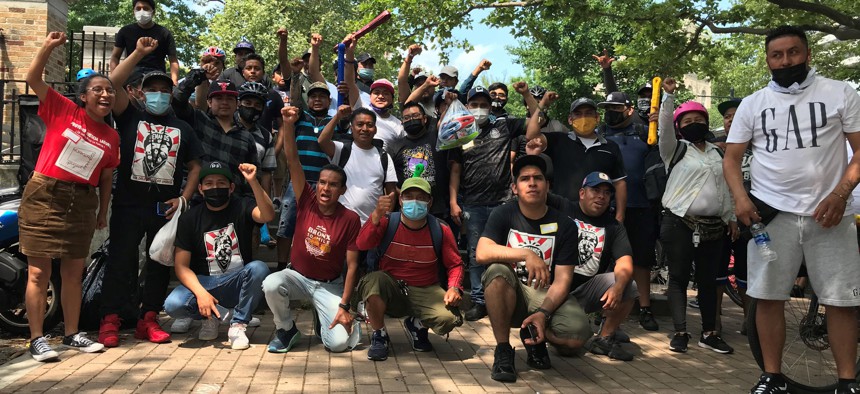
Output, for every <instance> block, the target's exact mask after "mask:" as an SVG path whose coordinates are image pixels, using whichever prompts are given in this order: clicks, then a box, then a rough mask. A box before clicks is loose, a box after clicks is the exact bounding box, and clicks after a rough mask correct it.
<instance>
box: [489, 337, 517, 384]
mask: <svg viewBox="0 0 860 394" xmlns="http://www.w3.org/2000/svg"><path fill="white" fill-rule="evenodd" d="M514 358H515V357H514V348H512V347H511V345H510V344H509V343H500V344H498V345H496V354H495V355H494V356H493V373H492V374H491V375H490V376H491V377H492V378H493V380H496V381H499V382H509V383H513V382H516V381H517V368H516V366H515V365H514Z"/></svg>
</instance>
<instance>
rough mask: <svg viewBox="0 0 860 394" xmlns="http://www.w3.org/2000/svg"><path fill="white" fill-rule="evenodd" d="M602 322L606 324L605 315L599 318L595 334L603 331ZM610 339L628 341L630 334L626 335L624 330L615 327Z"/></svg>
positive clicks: (620, 341) (619, 341) (621, 341)
mask: <svg viewBox="0 0 860 394" xmlns="http://www.w3.org/2000/svg"><path fill="white" fill-rule="evenodd" d="M604 324H606V316H604V317H603V318H601V319H600V326H599V327H598V328H597V333H596V334H598V335H600V333H601V332H602V331H603V325H604ZM612 340H614V341H615V342H618V343H630V335H627V333H626V332H624V331H622V330H621V327H618V328H616V329H615V332H613V333H612Z"/></svg>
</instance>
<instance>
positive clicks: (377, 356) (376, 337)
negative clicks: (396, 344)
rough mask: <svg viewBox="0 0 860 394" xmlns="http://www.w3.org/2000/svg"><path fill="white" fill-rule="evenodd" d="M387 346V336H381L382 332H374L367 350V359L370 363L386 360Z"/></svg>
mask: <svg viewBox="0 0 860 394" xmlns="http://www.w3.org/2000/svg"><path fill="white" fill-rule="evenodd" d="M388 344H389V339H388V335H387V334H383V333H382V330H376V331H374V332H373V334H371V335H370V348H368V349H367V359H368V360H372V361H385V360H388Z"/></svg>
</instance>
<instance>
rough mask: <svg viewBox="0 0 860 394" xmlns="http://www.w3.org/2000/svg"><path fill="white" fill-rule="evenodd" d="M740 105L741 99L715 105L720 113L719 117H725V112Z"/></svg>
mask: <svg viewBox="0 0 860 394" xmlns="http://www.w3.org/2000/svg"><path fill="white" fill-rule="evenodd" d="M740 105H741V99H739V98H733V99H731V100H727V101H723V102H722V103H719V104H717V110H719V111H720V115H723V116H726V112H727V111H728V110H729V109H731V108H737V107H738V106H740Z"/></svg>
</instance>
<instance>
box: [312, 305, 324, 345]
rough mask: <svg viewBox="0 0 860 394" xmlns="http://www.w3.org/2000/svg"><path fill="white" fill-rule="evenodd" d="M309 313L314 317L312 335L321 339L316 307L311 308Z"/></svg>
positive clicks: (320, 327) (320, 326)
mask: <svg viewBox="0 0 860 394" xmlns="http://www.w3.org/2000/svg"><path fill="white" fill-rule="evenodd" d="M311 314H312V315H313V319H314V336H316V337H317V339H319V340H320V341H322V323H320V314H319V313H317V308H311Z"/></svg>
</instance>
